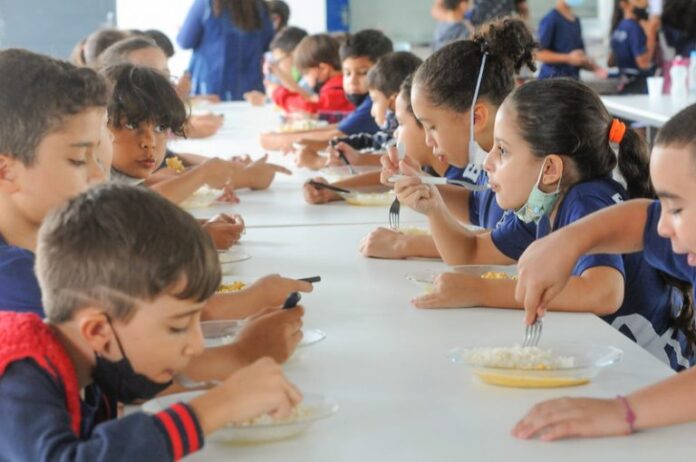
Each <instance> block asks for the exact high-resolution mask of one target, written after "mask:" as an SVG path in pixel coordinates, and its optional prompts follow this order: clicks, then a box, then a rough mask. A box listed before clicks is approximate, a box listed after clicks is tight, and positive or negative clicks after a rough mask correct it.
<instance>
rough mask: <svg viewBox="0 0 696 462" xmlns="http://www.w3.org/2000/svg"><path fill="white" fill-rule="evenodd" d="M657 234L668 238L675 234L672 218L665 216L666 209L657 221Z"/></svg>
mask: <svg viewBox="0 0 696 462" xmlns="http://www.w3.org/2000/svg"><path fill="white" fill-rule="evenodd" d="M657 234H659V235H660V236H662V237H666V238H669V237H672V234H674V232H673V229H672V223H671V220H670V219H669V218H668V217H666V216H665V212H664V210H663V211H662V213H661V214H660V219H659V220H658V222H657Z"/></svg>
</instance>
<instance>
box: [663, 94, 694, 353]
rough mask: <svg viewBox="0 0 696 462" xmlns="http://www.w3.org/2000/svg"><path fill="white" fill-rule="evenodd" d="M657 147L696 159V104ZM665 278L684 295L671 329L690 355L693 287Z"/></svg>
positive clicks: (670, 123)
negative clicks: (683, 337) (679, 335)
mask: <svg viewBox="0 0 696 462" xmlns="http://www.w3.org/2000/svg"><path fill="white" fill-rule="evenodd" d="M655 146H680V147H681V146H683V147H685V148H688V149H690V150H691V154H692V156H693V157H694V158H695V159H696V104H692V105H691V106H687V107H686V108H685V109H682V110H681V111H679V112H678V113H677V114H676V115H674V116H672V118H671V119H669V120H668V121H667V123H666V124H665V125H664V126H663V127H662V128H661V129H660V131H659V132H658V134H657V138H656V139H655ZM665 278H666V279H667V281H668V282H669V283H671V284H672V285H673V286H675V287H676V288H677V289H679V290H680V291H681V293H682V308H681V310H680V312H679V316H677V318H675V319H674V320H673V322H672V325H671V327H673V328H675V329H679V330H681V331H682V332H683V333H684V335H686V337H687V339H688V340H689V345H688V349H687V351H686V353H687V354H689V355H690V354H691V352H692V351H693V348H694V347H695V346H696V326H695V325H694V303H693V295H692V294H693V286H692V285H691V284H688V283H686V282H682V281H679V280H675V279H674V278H672V277H669V276H665Z"/></svg>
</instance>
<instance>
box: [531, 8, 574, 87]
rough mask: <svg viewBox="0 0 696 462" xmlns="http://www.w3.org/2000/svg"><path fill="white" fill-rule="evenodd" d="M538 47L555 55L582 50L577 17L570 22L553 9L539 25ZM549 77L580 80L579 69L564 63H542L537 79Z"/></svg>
mask: <svg viewBox="0 0 696 462" xmlns="http://www.w3.org/2000/svg"><path fill="white" fill-rule="evenodd" d="M539 47H540V48H541V49H542V50H549V51H554V52H556V53H566V54H567V53H570V52H571V51H573V50H584V49H585V43H584V42H583V40H582V28H581V26H580V19H578V18H577V17H576V18H575V19H574V20H573V21H570V20H568V18H566V17H565V16H563V15H562V14H561V13H560V12H559V11H558V10H556V9H553V10H551V11H549V13H548V14H547V15H546V16H544V17H543V18H542V20H541V22H540V23H539ZM550 77H572V78H575V79H578V78H580V69H579V68H577V67H575V66H571V65H570V64H565V63H556V64H549V63H544V64H542V66H541V70H540V71H539V77H538V78H539V79H548V78H550Z"/></svg>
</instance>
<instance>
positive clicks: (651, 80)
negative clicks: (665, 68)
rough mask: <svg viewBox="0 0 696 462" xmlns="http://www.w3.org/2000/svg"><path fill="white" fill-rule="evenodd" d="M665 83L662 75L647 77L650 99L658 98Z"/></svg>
mask: <svg viewBox="0 0 696 462" xmlns="http://www.w3.org/2000/svg"><path fill="white" fill-rule="evenodd" d="M664 85H665V78H664V77H648V95H650V99H659V98H660V96H662V88H663V87H664Z"/></svg>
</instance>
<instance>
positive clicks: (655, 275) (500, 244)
mask: <svg viewBox="0 0 696 462" xmlns="http://www.w3.org/2000/svg"><path fill="white" fill-rule="evenodd" d="M627 198H628V195H627V193H626V191H625V189H624V188H623V186H621V185H620V184H619V183H617V182H616V181H614V180H613V179H611V178H608V177H607V178H603V179H597V180H592V181H587V182H584V183H579V184H576V185H575V186H573V187H572V188H571V189H570V190H569V191H568V193H567V194H566V195H565V197H564V198H563V199H562V202H561V204H560V206H559V208H558V212H557V214H556V217H555V220H554V224H553V229H559V228H562V227H564V226H566V225H569V224H570V223H573V222H575V221H577V220H579V219H581V218H582V217H584V216H586V215H589V214H591V213H593V212H595V211H597V210H600V209H603V208H605V207H609V206H611V205H614V204H616V203H620V202H622V201H624V200H626V199H627ZM542 234H543V233H542ZM540 237H541V236H540ZM491 238H492V240H493V243H494V244H495V246H496V247H497V248H498V250H500V251H501V252H502V253H503V254H504V255H506V256H507V257H509V258H511V259H513V260H517V259H519V257H520V256H521V255H522V253H523V252H524V250H525V249H526V248H527V247H528V246H529V245H530V244H531V243H532V242H534V240H535V239H536V238H537V225H536V224H534V223H529V224H528V223H524V222H522V220H520V219H519V218H517V216H516V215H515V214H514V213H511V212H508V213H506V215H505V217H504V218H503V220H502V221H501V222H500V224H499V225H498V227H497V228H496V229H494V230H493V232H492V234H491ZM600 266H604V267H610V268H614V269H615V270H617V271H619V272H620V273H621V275H622V276H623V277H624V281H625V295H624V301H623V303H622V305H621V307H620V308H619V309H618V311H616V312H615V313H613V314H611V315H608V316H603V317H602V319H604V320H605V321H606V322H608V323H609V324H611V325H612V326H613V327H614V328H616V329H617V330H619V331H620V332H621V333H623V334H624V335H626V336H627V337H628V338H630V339H631V340H633V341H635V342H636V343H638V344H639V345H640V346H641V347H643V348H644V349H646V350H647V351H649V352H650V353H652V354H653V355H654V356H656V357H657V358H658V359H660V360H662V361H663V362H665V363H667V364H669V365H670V366H671V367H672V368H673V369H675V370H681V369H684V368H687V367H689V366H690V365H692V364H694V356H693V355H690V356H687V355H686V353H685V351H686V346H687V342H686V338H685V337H684V336H683V334H682V333H681V332H679V331H675V330H674V329H673V328H672V327H671V326H670V323H671V321H672V319H673V318H674V316H675V311H676V312H678V311H679V309H681V297H680V294H679V293H678V290H676V289H675V288H673V287H672V286H670V285H668V284H667V283H666V282H665V281H664V280H663V278H662V276H661V275H660V273H659V272H658V271H657V270H656V269H655V268H654V267H653V266H651V265H650V264H648V262H647V254H646V256H645V258H644V256H643V253H642V252H636V253H631V254H626V255H607V254H600V255H585V256H583V257H582V258H581V259H580V260H579V261H578V263H577V264H576V265H575V268H574V269H573V275H574V276H579V275H581V274H582V273H583V272H584V271H586V270H588V269H590V268H594V267H600Z"/></svg>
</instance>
